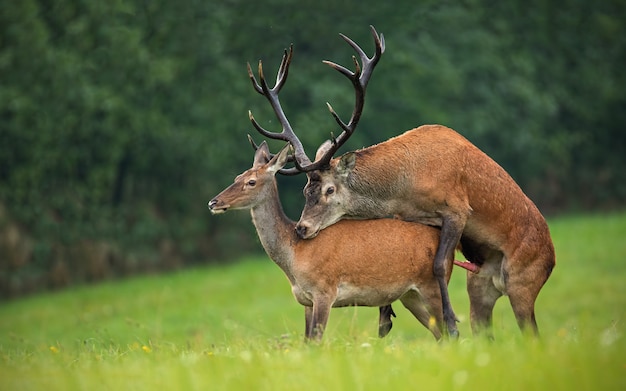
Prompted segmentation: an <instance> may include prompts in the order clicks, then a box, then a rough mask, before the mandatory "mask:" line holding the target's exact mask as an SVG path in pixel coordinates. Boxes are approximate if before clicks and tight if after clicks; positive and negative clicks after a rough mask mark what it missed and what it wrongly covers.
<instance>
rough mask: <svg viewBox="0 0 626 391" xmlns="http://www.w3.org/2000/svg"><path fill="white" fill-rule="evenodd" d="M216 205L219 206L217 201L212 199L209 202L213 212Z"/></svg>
mask: <svg viewBox="0 0 626 391" xmlns="http://www.w3.org/2000/svg"><path fill="white" fill-rule="evenodd" d="M215 204H217V200H216V199H212V200H211V201H209V209H211V210H213V208H214V207H215Z"/></svg>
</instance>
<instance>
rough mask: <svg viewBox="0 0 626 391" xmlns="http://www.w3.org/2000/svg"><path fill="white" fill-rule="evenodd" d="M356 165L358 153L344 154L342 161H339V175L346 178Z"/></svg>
mask: <svg viewBox="0 0 626 391" xmlns="http://www.w3.org/2000/svg"><path fill="white" fill-rule="evenodd" d="M355 164H356V153H354V152H348V153H346V154H344V155H343V156H342V157H341V159H339V163H338V164H337V173H338V174H339V175H340V176H343V177H346V176H348V174H350V172H352V169H353V168H354V165H355Z"/></svg>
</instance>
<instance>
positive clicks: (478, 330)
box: [467, 272, 502, 339]
mask: <svg viewBox="0 0 626 391" xmlns="http://www.w3.org/2000/svg"><path fill="white" fill-rule="evenodd" d="M467 293H468V295H469V300H470V323H471V326H472V333H473V334H474V335H485V336H486V337H487V338H489V339H493V331H492V318H493V307H494V306H495V304H496V301H497V300H498V299H499V298H500V297H501V296H502V292H500V291H499V290H498V289H497V288H496V287H495V285H494V284H493V279H492V276H486V277H485V276H481V275H480V274H474V273H471V272H467Z"/></svg>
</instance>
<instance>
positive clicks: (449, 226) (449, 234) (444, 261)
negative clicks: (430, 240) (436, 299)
mask: <svg viewBox="0 0 626 391" xmlns="http://www.w3.org/2000/svg"><path fill="white" fill-rule="evenodd" d="M466 221H467V218H466V217H463V216H460V215H446V216H443V217H442V223H441V236H440V239H439V247H438V248H437V253H436V254H435V261H434V265H433V273H434V275H435V278H436V279H437V283H438V284H439V290H440V291H441V304H442V307H443V321H444V322H445V323H446V326H447V328H448V335H449V336H450V337H452V338H458V337H459V330H458V329H457V327H456V322H457V319H456V315H455V314H454V310H453V309H452V303H451V302H450V295H449V294H448V284H447V282H446V268H451V267H452V265H453V261H454V251H455V249H456V247H457V245H458V243H459V240H460V239H461V234H462V233H463V228H464V227H465V222H466Z"/></svg>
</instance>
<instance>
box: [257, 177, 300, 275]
mask: <svg viewBox="0 0 626 391" xmlns="http://www.w3.org/2000/svg"><path fill="white" fill-rule="evenodd" d="M266 191H267V195H266V196H265V197H263V201H262V202H261V203H259V204H258V205H256V206H254V207H253V208H252V209H251V210H250V214H251V215H252V222H253V223H254V226H255V228H256V231H257V234H258V235H259V239H260V240H261V244H262V245H263V248H264V249H265V252H266V253H267V255H268V256H269V257H270V258H271V259H272V260H273V261H274V262H275V263H276V264H277V265H278V266H279V267H280V268H281V269H283V271H284V272H285V274H287V277H288V278H289V279H290V280H293V279H292V273H291V263H292V260H293V258H294V244H295V242H296V241H297V240H298V238H297V235H296V230H295V226H296V224H295V222H294V221H292V220H291V219H289V217H287V215H285V212H284V211H283V207H282V205H281V203H280V198H279V197H278V188H277V187H276V183H275V182H274V183H272V184H271V185H269V186H268V189H267V190H266Z"/></svg>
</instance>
